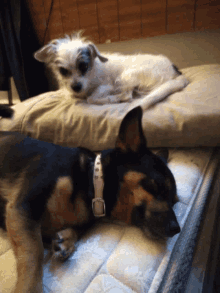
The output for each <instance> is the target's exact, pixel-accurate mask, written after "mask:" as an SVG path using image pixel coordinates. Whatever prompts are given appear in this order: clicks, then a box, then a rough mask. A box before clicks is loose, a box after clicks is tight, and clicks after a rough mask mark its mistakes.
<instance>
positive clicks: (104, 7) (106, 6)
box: [97, 0, 119, 43]
mask: <svg viewBox="0 0 220 293" xmlns="http://www.w3.org/2000/svg"><path fill="white" fill-rule="evenodd" d="M97 6H98V23H99V36H100V43H105V42H106V41H107V40H111V41H112V42H118V41H119V23H118V1H117V0H107V1H106V0H97Z"/></svg>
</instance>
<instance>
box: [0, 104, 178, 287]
mask: <svg viewBox="0 0 220 293" xmlns="http://www.w3.org/2000/svg"><path fill="white" fill-rule="evenodd" d="M1 113H2V116H4V115H5V117H8V116H7V115H8V110H7V109H6V110H5V109H2V112H1ZM141 121H142V109H141V108H140V107H136V108H134V109H133V110H131V111H130V112H129V113H128V114H127V115H126V116H125V117H124V119H123V121H122V123H121V127H120V130H119V135H118V138H117V141H116V146H115V149H110V150H105V151H102V152H101V161H102V168H103V179H104V190H103V197H104V200H105V204H106V214H107V216H109V217H111V216H112V214H114V213H115V209H116V216H117V215H118V216H119V220H120V217H121V216H122V218H123V216H124V215H123V209H122V211H121V210H120V207H121V206H120V205H118V202H119V201H120V200H121V199H122V202H123V200H125V201H126V200H127V198H128V197H129V196H130V197H131V201H129V202H131V203H132V202H133V199H132V197H135V196H137V198H136V199H137V200H139V197H140V195H136V194H135V191H134V193H133V190H130V191H129V190H128V193H123V192H122V191H123V190H122V189H123V188H122V186H126V184H128V185H129V184H130V181H129V182H126V181H125V178H126V175H127V174H129V172H133V173H134V174H136V175H137V176H139V175H140V174H141V177H137V178H142V179H141V181H140V182H138V183H137V184H138V185H137V186H138V188H142V189H143V193H144V195H143V199H141V200H140V201H139V202H138V203H137V204H136V203H135V204H134V206H131V214H130V215H129V216H130V218H131V223H132V224H134V225H136V226H137V227H140V228H141V229H142V230H143V231H144V232H145V231H146V230H148V231H150V233H151V234H152V236H155V237H157V238H161V237H162V238H163V237H172V236H173V235H175V234H177V233H179V232H180V227H179V225H178V222H177V220H176V217H175V214H174V212H173V210H172V206H173V204H174V202H175V200H174V199H175V197H176V185H175V180H174V177H173V175H172V173H171V171H170V170H169V168H168V167H167V165H166V164H165V163H164V162H163V161H162V160H161V159H160V158H159V157H158V156H157V155H155V154H153V153H152V152H151V151H150V150H149V149H148V148H147V146H146V139H145V137H144V134H143V130H142V125H141ZM94 160H95V154H94V153H93V152H91V151H89V150H86V149H83V148H67V147H61V146H58V145H55V144H52V143H47V142H43V141H39V140H36V139H32V138H30V137H26V136H25V135H22V134H19V133H14V132H0V213H1V214H0V221H1V223H0V225H1V227H2V228H7V229H8V233H9V236H10V237H11V240H12V243H13V249H14V251H15V255H16V256H17V267H18V283H17V285H16V286H17V287H16V288H17V289H18V288H19V290H21V292H39V287H38V289H35V288H36V286H37V284H38V283H39V282H41V276H39V275H37V273H36V271H37V272H38V271H40V272H41V271H42V264H41V259H42V257H43V251H42V250H39V249H38V248H39V247H41V243H42V236H47V233H46V232H45V231H47V232H48V231H49V232H50V229H52V234H51V235H53V233H55V232H56V231H55V232H53V227H51V226H50V223H52V222H49V223H48V222H47V221H46V219H47V218H46V215H47V212H48V211H49V208H48V202H49V200H50V199H51V198H52V199H53V198H54V199H55V200H57V197H55V195H54V192H55V187H56V184H57V182H58V181H59V179H60V178H63V177H67V178H68V180H70V181H71V184H72V191H71V194H70V197H69V198H68V202H66V203H65V204H66V209H64V210H63V220H65V214H66V212H68V211H69V208H70V207H71V206H73V207H74V204H75V201H76V199H77V198H79V199H80V202H79V203H81V204H82V203H83V205H82V206H80V209H79V210H77V209H76V210H77V211H78V212H79V217H78V215H77V216H75V214H74V213H75V211H74V212H73V213H72V214H71V215H73V217H76V220H75V218H74V221H75V222H74V223H75V224H72V219H68V221H69V222H66V223H65V224H63V226H62V229H65V228H69V227H71V228H74V230H75V231H76V232H77V233H78V234H82V233H83V232H85V231H86V229H88V228H89V227H91V225H92V224H93V223H94V222H95V221H96V219H95V217H94V216H93V212H92V204H91V202H92V199H93V198H94V187H93V168H94ZM133 173H132V174H133ZM131 180H132V179H131ZM5 186H6V187H5ZM15 191H16V192H15ZM62 196H65V194H64V195H63V194H62ZM148 196H149V202H148ZM152 202H153V206H151V204H152ZM79 203H78V204H79ZM160 203H161V206H160ZM164 204H165V210H163V207H164ZM157 205H159V206H160V207H159V210H158V211H157ZM52 206H54V204H53V205H52ZM117 207H118V210H117ZM152 207H153V209H152ZM161 208H162V210H161ZM83 209H84V210H85V213H86V215H85V220H82V221H81V219H82V218H83V217H84V214H82V210H83ZM56 212H57V210H55V213H56ZM117 213H118V214H117ZM49 214H50V212H49ZM13 215H16V217H17V218H13ZM114 215H115V214H114ZM47 216H48V215H47ZM48 219H49V221H50V220H51V219H52V218H51V219H50V217H49V218H48ZM16 222H18V224H14V223H16ZM61 222H62V221H61ZM55 224H57V223H56V221H55ZM58 224H59V223H58ZM45 225H46V226H45ZM45 227H46V228H47V230H45ZM40 229H42V230H41V231H42V232H41V233H42V236H40V235H39V234H40V233H38V232H37V231H40ZM11 231H12V232H11ZM35 231H36V232H35ZM19 235H21V239H20V238H19V237H17V236H19ZM24 236H25V237H24ZM22 237H24V238H22ZM18 239H19V241H18ZM28 239H29V240H28ZM27 241H29V242H30V243H32V244H31V245H32V246H33V245H34V246H35V247H33V251H34V252H33V254H34V255H35V262H37V263H38V266H39V267H38V268H37V264H36V271H35V270H33V274H32V277H30V278H29V279H28V285H26V284H27V283H23V280H24V279H25V278H24V277H23V275H22V274H23V271H24V266H25V268H26V267H28V264H29V258H30V259H31V258H32V254H30V252H29V250H26V251H27V252H26V254H25V256H24V255H19V253H21V252H20V251H22V250H19V247H20V246H21V245H24V246H26V245H27ZM35 251H36V253H35ZM56 252H57V251H56ZM62 255H64V256H66V255H68V254H67V253H66V251H62ZM20 259H22V262H20ZM23 259H26V262H24V261H23ZM34 268H35V267H34ZM21 271H22V272H21ZM19 274H20V275H21V276H20V275H19ZM19 276H20V277H19ZM25 286H26V287H27V289H24V287H25ZM39 286H40V287H41V285H39Z"/></svg>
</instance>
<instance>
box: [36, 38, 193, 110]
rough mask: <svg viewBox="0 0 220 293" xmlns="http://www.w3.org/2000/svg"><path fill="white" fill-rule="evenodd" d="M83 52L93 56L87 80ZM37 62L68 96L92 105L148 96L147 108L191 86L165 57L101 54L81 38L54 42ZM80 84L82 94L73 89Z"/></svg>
mask: <svg viewBox="0 0 220 293" xmlns="http://www.w3.org/2000/svg"><path fill="white" fill-rule="evenodd" d="M82 49H88V51H89V52H90V57H89V59H90V61H89V62H90V63H89V64H90V68H89V70H88V71H87V72H86V74H84V75H83V76H82V74H81V72H80V71H79V69H78V67H77V64H78V63H77V62H79V59H80V56H81V55H80V50H82ZM87 57H88V56H87ZM35 58H36V59H37V60H38V61H40V62H45V63H46V64H47V65H48V66H49V67H50V68H51V69H52V71H53V73H54V74H55V76H56V78H57V81H58V83H59V88H60V89H63V90H64V91H66V92H67V96H71V97H72V98H80V99H87V102H88V103H91V104H111V103H119V102H130V101H132V99H134V98H135V97H140V96H144V99H145V101H146V103H145V107H146V108H147V107H150V106H152V105H153V104H155V103H157V102H159V101H161V100H163V99H164V98H166V97H167V96H168V95H170V94H172V93H174V92H176V91H180V90H182V89H183V88H184V87H186V86H187V84H188V80H187V79H186V78H185V77H184V76H183V75H179V74H178V73H177V71H176V70H175V69H174V67H173V64H172V62H171V61H170V60H169V59H168V58H167V57H165V56H163V55H150V54H137V55H122V54H109V53H107V54H100V53H99V51H98V49H97V48H96V46H95V45H94V44H93V43H91V42H88V41H86V40H85V39H83V38H81V37H80V34H76V35H74V36H71V37H69V36H67V37H65V38H63V39H57V40H54V41H52V42H50V43H49V44H48V45H46V46H44V47H43V48H41V49H40V50H39V51H37V52H36V53H35ZM106 58H107V59H106ZM59 67H63V68H65V69H67V70H68V75H67V76H63V75H62V74H61V73H60V72H59ZM76 84H77V85H79V84H80V85H81V90H80V91H78V92H76V91H74V90H73V88H72V87H71V86H74V85H76Z"/></svg>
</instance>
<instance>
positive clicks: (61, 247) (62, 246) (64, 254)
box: [52, 228, 77, 261]
mask: <svg viewBox="0 0 220 293" xmlns="http://www.w3.org/2000/svg"><path fill="white" fill-rule="evenodd" d="M76 241H77V234H76V232H75V231H74V230H73V229H71V228H67V229H65V230H62V231H60V232H58V233H57V234H56V238H55V239H54V240H53V241H52V254H53V257H54V258H56V259H58V260H61V261H64V260H66V259H67V258H68V257H69V256H70V255H71V254H72V253H73V252H74V250H75V243H76Z"/></svg>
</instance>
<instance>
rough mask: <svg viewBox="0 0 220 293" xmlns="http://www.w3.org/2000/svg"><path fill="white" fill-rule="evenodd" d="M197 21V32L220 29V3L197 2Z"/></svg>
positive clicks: (203, 0) (215, 0) (210, 0)
mask: <svg viewBox="0 0 220 293" xmlns="http://www.w3.org/2000/svg"><path fill="white" fill-rule="evenodd" d="M195 20H196V21H195V22H196V23H195V29H196V30H205V29H217V28H220V1H219V0H197V1H196V15H195Z"/></svg>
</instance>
